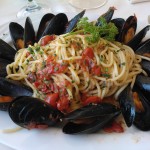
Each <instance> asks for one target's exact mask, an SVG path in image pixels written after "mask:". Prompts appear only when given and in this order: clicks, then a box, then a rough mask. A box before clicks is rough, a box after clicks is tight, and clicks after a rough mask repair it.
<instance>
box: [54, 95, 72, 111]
mask: <svg viewBox="0 0 150 150" xmlns="http://www.w3.org/2000/svg"><path fill="white" fill-rule="evenodd" d="M69 105H70V103H69V100H68V97H66V96H63V97H61V99H60V100H59V101H58V102H57V109H58V110H60V111H62V112H65V113H67V112H69Z"/></svg>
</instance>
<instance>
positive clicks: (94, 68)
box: [91, 66, 101, 76]
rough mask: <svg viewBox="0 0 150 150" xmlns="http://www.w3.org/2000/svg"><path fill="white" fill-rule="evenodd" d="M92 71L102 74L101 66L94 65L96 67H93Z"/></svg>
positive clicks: (97, 74) (98, 74) (95, 73)
mask: <svg viewBox="0 0 150 150" xmlns="http://www.w3.org/2000/svg"><path fill="white" fill-rule="evenodd" d="M91 72H92V74H94V75H96V76H100V74H101V68H100V66H94V67H92V70H91Z"/></svg>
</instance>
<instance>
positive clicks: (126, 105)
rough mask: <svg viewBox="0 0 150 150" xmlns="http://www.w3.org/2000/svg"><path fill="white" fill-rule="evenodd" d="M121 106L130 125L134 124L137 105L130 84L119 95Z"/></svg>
mask: <svg viewBox="0 0 150 150" xmlns="http://www.w3.org/2000/svg"><path fill="white" fill-rule="evenodd" d="M118 101H119V104H120V108H121V111H122V114H123V117H124V120H125V122H126V124H127V126H128V127H130V126H131V125H132V124H133V121H134V118H135V105H134V99H133V96H132V90H131V88H130V86H127V87H126V88H125V89H124V90H123V91H122V92H121V93H120V95H119V96H118Z"/></svg>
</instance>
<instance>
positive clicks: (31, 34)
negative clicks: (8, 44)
mask: <svg viewBox="0 0 150 150" xmlns="http://www.w3.org/2000/svg"><path fill="white" fill-rule="evenodd" d="M34 43H35V31H34V27H33V24H32V21H31V19H30V18H29V17H27V18H26V22H25V28H24V45H25V47H28V46H29V45H33V44H34Z"/></svg>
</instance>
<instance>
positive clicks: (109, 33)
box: [71, 17, 118, 43]
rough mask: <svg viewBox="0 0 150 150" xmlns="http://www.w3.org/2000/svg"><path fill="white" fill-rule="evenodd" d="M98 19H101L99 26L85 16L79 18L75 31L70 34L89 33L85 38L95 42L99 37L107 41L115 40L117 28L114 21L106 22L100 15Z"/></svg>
mask: <svg viewBox="0 0 150 150" xmlns="http://www.w3.org/2000/svg"><path fill="white" fill-rule="evenodd" d="M99 20H100V21H101V26H96V25H95V24H94V23H92V22H89V19H88V18H87V17H84V18H81V19H80V21H79V22H78V23H77V27H76V29H77V31H72V33H71V34H75V33H79V32H80V33H81V32H83V33H84V34H89V36H87V37H86V40H87V41H88V42H91V43H94V42H97V41H98V40H99V38H100V37H102V38H104V39H106V40H109V41H113V40H115V36H116V34H118V29H117V27H116V26H115V25H114V23H111V22H109V23H107V22H106V20H105V19H104V18H103V17H100V18H99Z"/></svg>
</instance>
